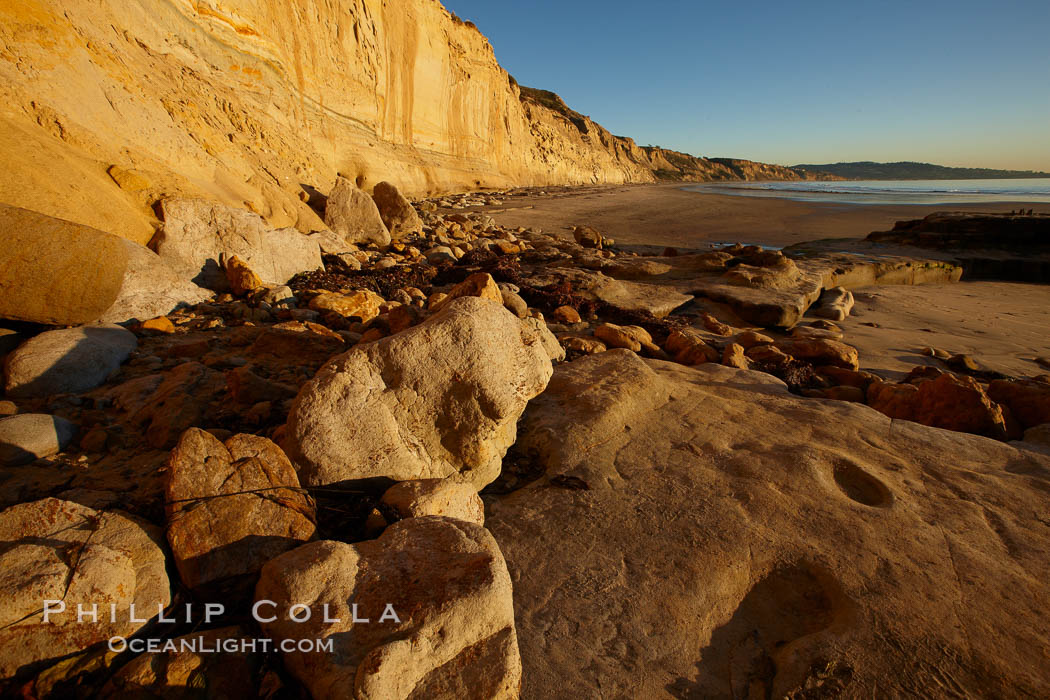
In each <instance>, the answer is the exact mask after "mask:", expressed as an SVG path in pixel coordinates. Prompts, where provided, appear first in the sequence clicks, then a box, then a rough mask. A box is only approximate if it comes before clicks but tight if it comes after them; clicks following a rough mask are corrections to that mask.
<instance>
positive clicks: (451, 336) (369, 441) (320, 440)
mask: <svg viewBox="0 0 1050 700" xmlns="http://www.w3.org/2000/svg"><path fill="white" fill-rule="evenodd" d="M496 294H499V290H498V289H496ZM543 333H549V331H546V329H544V330H543ZM551 372H552V368H551V360H550V357H549V356H548V354H547V351H546V350H545V348H544V344H543V342H542V339H541V337H540V333H539V332H538V331H537V330H536V329H535V327H533V326H530V325H529V324H528V323H526V322H525V321H522V320H520V319H518V318H517V317H515V316H514V315H513V314H512V313H510V312H509V311H507V310H506V309H504V308H503V305H502V303H500V302H495V301H489V300H488V299H482V298H478V297H462V298H459V299H454V300H452V301H451V302H449V303H448V304H447V305H446V306H445V307H444V308H443V309H442V310H441V311H440V312H438V313H437V314H435V315H434V316H432V317H430V318H429V319H427V321H425V322H424V323H422V324H420V325H418V326H415V327H413V328H410V329H408V330H406V331H403V332H401V333H398V334H397V335H394V336H391V337H389V338H385V339H383V340H380V341H378V342H376V343H369V344H366V345H363V346H359V347H357V348H354V349H353V350H350V351H349V352H347V353H345V354H343V355H340V356H339V357H337V358H335V359H334V360H332V361H330V362H329V363H328V364H326V365H325V366H324V367H323V368H322V369H321V371H320V372H318V373H317V376H316V377H314V379H312V380H311V381H310V382H309V383H308V384H306V386H304V387H303V389H302V391H300V392H299V396H298V397H297V398H296V400H295V404H294V405H293V407H292V409H291V413H290V414H289V417H288V428H287V433H286V435H285V439H284V443H283V445H284V447H285V450H286V451H287V453H288V456H289V457H290V458H291V459H292V461H293V462H294V463H295V464H296V466H297V467H298V468H299V470H300V471H299V477H300V480H301V481H302V482H303V483H304V484H307V485H310V486H316V485H322V484H331V483H338V482H343V481H348V480H355V479H365V478H372V477H389V478H391V479H394V480H397V481H406V480H412V479H429V478H445V477H453V478H454V479H456V480H460V481H464V482H467V483H471V484H473V485H474V486H475V487H476V488H481V487H483V486H485V485H486V484H488V483H489V482H491V481H492V480H493V479H495V478H496V476H497V475H498V474H499V471H500V465H501V460H502V459H503V455H504V453H505V452H506V450H507V448H508V447H510V445H512V444H513V443H514V438H515V434H516V433H515V425H516V423H517V419H518V416H520V415H521V412H522V411H523V410H524V408H525V403H526V402H527V401H528V400H529V399H530V398H532V397H533V396H535V395H536V394H538V393H540V392H541V391H543V388H544V387H545V386H546V385H547V380H548V379H550V376H551Z"/></svg>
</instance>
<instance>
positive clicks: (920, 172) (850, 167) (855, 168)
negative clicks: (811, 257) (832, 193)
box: [791, 160, 1050, 180]
mask: <svg viewBox="0 0 1050 700" xmlns="http://www.w3.org/2000/svg"><path fill="white" fill-rule="evenodd" d="M791 169H792V170H801V171H804V172H807V173H813V174H823V175H835V176H837V177H841V178H843V179H846V180H999V179H1013V178H1037V177H1050V173H1044V172H1039V171H1035V170H994V169H992V168H949V167H948V166H945V165H933V164H932V163H916V162H913V161H901V162H898V163H875V162H872V161H870V160H866V161H859V162H854V163H829V164H826V165H793V166H791ZM813 179H816V178H813Z"/></svg>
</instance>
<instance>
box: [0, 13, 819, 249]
mask: <svg viewBox="0 0 1050 700" xmlns="http://www.w3.org/2000/svg"><path fill="white" fill-rule="evenodd" d="M0 46H2V47H3V49H2V50H0V158H2V159H3V162H4V164H5V167H4V168H3V170H2V171H0V201H2V202H4V203H7V204H11V205H15V206H20V207H24V208H28V209H33V210H36V211H39V212H43V213H45V214H48V215H52V216H57V217H61V218H64V219H69V220H72V221H75V222H78V223H83V224H87V225H90V226H94V227H96V228H100V229H102V230H105V231H110V232H113V233H117V234H119V235H121V236H124V237H126V238H130V239H132V240H136V241H138V242H146V241H148V240H149V239H150V238H151V236H152V235H153V233H154V231H155V228H156V225H157V224H158V221H157V219H156V216H155V214H154V209H153V207H154V205H155V203H156V202H157V201H158V200H160V199H161V198H163V197H166V196H172V195H179V194H181V195H191V196H204V197H208V198H211V199H216V200H219V201H221V202H224V203H226V204H230V205H233V206H238V207H246V208H248V209H251V210H253V211H256V212H258V213H259V214H261V215H263V216H264V217H265V218H266V219H267V220H268V221H269V222H270V223H271V224H272V225H274V226H296V227H298V228H299V229H300V230H304V231H309V230H314V229H319V228H322V227H323V224H322V223H321V222H320V221H319V220H318V219H317V218H316V215H315V214H314V213H313V212H312V211H311V210H310V208H309V207H307V206H306V205H305V204H304V203H303V201H302V194H303V191H304V190H306V191H309V190H310V189H311V188H316V189H319V190H321V191H327V190H328V188H330V187H331V185H332V183H333V182H334V180H335V177H336V175H337V173H342V174H344V175H347V176H349V177H350V178H352V179H354V180H356V182H357V183H358V185H359V186H361V187H364V188H370V187H371V185H373V184H375V183H376V182H379V181H381V180H392V181H394V182H397V183H398V184H399V185H400V186H401V187H402V189H403V190H404V191H406V193H408V194H410V195H417V196H419V195H425V194H433V193H438V192H443V191H450V190H464V189H473V188H486V187H491V188H498V187H506V186H510V185H548V184H593V183H611V184H618V183H625V182H652V181H654V180H656V179H680V180H691V181H695V180H723V179H756V178H780V179H783V178H787V179H797V178H799V177H801V176H800V175H799V173H798V172H797V171H793V170H790V169H787V168H781V167H779V166H768V165H764V164H759V163H751V162H749V161H729V160H722V159H714V160H709V159H705V158H694V157H692V156H688V155H686V154H680V153H675V152H673V151H666V150H663V149H659V148H651V147H645V148H643V147H639V146H637V145H636V144H635V143H634V141H633V140H631V139H629V138H622V137H616V136H613V135H612V134H610V133H609V132H608V131H607V130H605V129H604V128H602V127H601V126H600V125H598V124H596V123H595V122H593V121H591V120H590V119H589V118H588V117H584V116H582V115H579V114H577V113H575V112H573V111H572V110H569V109H568V108H567V107H565V105H564V103H563V102H562V101H561V100H560V98H558V97H557V96H554V95H553V93H543V92H542V91H534V90H529V89H528V88H521V87H519V86H518V85H517V84H516V82H515V81H514V80H513V78H511V77H510V76H509V75H508V73H507V72H506V71H505V70H503V69H502V68H501V67H500V66H499V64H498V63H497V62H496V59H495V56H494V54H493V51H492V47H491V46H490V45H489V43H488V41H487V39H486V38H485V37H484V36H482V34H481V33H480V32H479V31H478V30H477V28H476V27H474V25H473V24H471V23H469V22H463V21H462V20H460V19H459V18H457V17H455V16H454V15H452V14H451V13H449V12H448V11H447V10H445V8H444V7H442V5H441V4H440V3H439V2H437V1H436V0H396V1H393V2H382V1H381V0H333V1H332V2H324V3H322V2H316V1H308V2H302V3H295V4H290V3H289V4H285V3H264V2H258V1H257V0H229V1H225V2H222V3H219V2H216V1H215V0H194V1H190V0H140V1H139V2H135V3H125V2H120V1H118V0H99V1H98V2H91V3H89V2H85V1H83V0H76V1H74V2H59V1H58V0H0ZM549 96H552V97H553V100H552V99H551V97H549Z"/></svg>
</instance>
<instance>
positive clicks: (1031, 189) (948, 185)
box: [683, 178, 1050, 205]
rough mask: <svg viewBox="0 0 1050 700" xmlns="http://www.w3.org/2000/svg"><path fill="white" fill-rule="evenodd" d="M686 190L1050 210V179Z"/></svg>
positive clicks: (724, 185) (717, 185)
mask: <svg viewBox="0 0 1050 700" xmlns="http://www.w3.org/2000/svg"><path fill="white" fill-rule="evenodd" d="M683 189H686V190H691V191H695V192H707V193H714V194H731V195H739V196H743V197H777V198H779V199H792V200H795V201H799V202H829V203H833V204H926V205H929V204H979V203H981V202H1030V203H1040V204H1050V178H1032V179H1026V180H838V181H833V182H808V181H807V182H712V183H703V184H697V185H689V186H686V187H684V188H683Z"/></svg>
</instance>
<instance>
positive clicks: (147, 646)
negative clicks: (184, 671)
mask: <svg viewBox="0 0 1050 700" xmlns="http://www.w3.org/2000/svg"><path fill="white" fill-rule="evenodd" d="M333 643H334V640H332V639H331V638H328V639H281V640H274V639H269V638H267V637H261V638H259V639H247V638H237V639H209V638H207V637H203V636H201V637H181V638H179V639H127V638H126V637H112V638H111V639H110V640H109V650H110V651H112V652H115V653H118V654H119V653H122V652H124V651H126V650H128V649H130V650H131V651H132V652H133V653H136V654H142V653H149V654H165V653H167V654H172V653H187V652H188V653H192V654H219V653H225V654H247V653H263V654H265V653H268V652H270V651H279V652H282V653H285V654H288V653H293V652H300V653H303V654H314V653H316V654H331V653H332V649H333Z"/></svg>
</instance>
